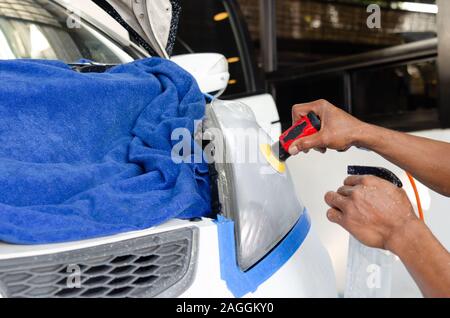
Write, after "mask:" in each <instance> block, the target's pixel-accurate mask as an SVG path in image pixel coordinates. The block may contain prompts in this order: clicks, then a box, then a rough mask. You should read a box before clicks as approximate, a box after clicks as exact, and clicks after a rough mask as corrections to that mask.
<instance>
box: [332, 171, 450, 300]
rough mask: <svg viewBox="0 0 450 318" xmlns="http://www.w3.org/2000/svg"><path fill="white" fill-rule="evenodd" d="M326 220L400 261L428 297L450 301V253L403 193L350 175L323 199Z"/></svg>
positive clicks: (382, 182) (378, 181)
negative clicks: (418, 215)
mask: <svg viewBox="0 0 450 318" xmlns="http://www.w3.org/2000/svg"><path fill="white" fill-rule="evenodd" d="M325 201H326V202H327V204H328V205H329V206H330V209H329V210H328V212H327V217H328V219H329V220H330V221H332V222H334V223H337V224H339V225H341V226H342V227H343V228H344V229H346V230H347V231H348V232H350V233H351V234H352V235H353V236H354V237H355V238H357V239H358V240H359V241H361V242H362V243H363V244H365V245H367V246H370V247H376V248H382V249H386V250H389V251H391V252H393V253H394V254H396V255H397V256H399V257H400V259H401V260H402V262H403V263H404V264H405V266H406V267H407V269H408V271H409V272H410V274H411V275H412V277H413V278H414V280H415V281H416V283H417V285H418V286H419V288H420V289H421V291H422V293H423V295H424V296H425V297H450V253H449V252H448V251H447V250H446V249H445V248H444V247H443V246H442V245H441V244H440V243H439V241H438V240H437V239H436V238H435V237H434V235H433V234H432V233H431V231H430V230H429V229H428V228H427V226H426V225H425V224H424V223H423V222H422V221H421V220H419V219H418V218H417V217H416V215H415V213H414V210H413V208H412V206H411V203H410V202H409V200H408V197H407V195H406V193H405V191H404V190H403V189H400V188H398V187H396V186H394V185H393V184H391V183H390V182H387V181H385V180H383V179H380V178H377V177H374V176H351V177H348V178H347V179H346V180H345V181H344V185H343V186H342V187H340V188H339V189H338V190H337V191H336V192H329V193H327V194H326V195H325Z"/></svg>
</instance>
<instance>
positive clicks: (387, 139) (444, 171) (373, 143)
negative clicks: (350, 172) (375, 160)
mask: <svg viewBox="0 0 450 318" xmlns="http://www.w3.org/2000/svg"><path fill="white" fill-rule="evenodd" d="M310 111H313V112H315V113H316V114H317V115H318V116H319V117H320V118H321V121H322V127H323V128H322V129H321V131H320V132H319V133H317V134H315V135H312V136H309V137H306V138H303V139H300V140H298V141H297V142H296V143H294V144H293V145H292V146H291V149H290V152H291V154H296V153H298V152H299V151H308V150H309V149H312V148H314V149H316V150H319V151H322V152H323V151H324V150H325V149H327V148H329V149H335V150H339V151H344V150H347V149H348V148H350V147H351V146H358V147H363V148H367V149H370V150H373V151H375V152H377V153H378V154H380V155H381V156H383V157H384V158H385V159H387V160H389V161H390V162H392V163H394V164H395V165H397V166H399V167H400V168H402V169H404V170H406V171H408V172H409V173H411V174H412V175H413V176H414V177H415V178H416V179H418V180H419V181H420V182H422V183H423V184H425V185H426V186H428V187H429V188H430V189H433V190H434V191H436V192H438V193H440V194H442V195H445V196H450V144H449V143H446V142H441V141H436V140H432V139H428V138H422V137H417V136H412V135H409V134H405V133H401V132H397V131H393V130H389V129H385V128H382V127H377V126H374V125H370V124H367V123H364V122H362V121H360V120H358V119H356V118H354V117H352V116H351V115H349V114H347V113H346V112H345V111H343V110H341V109H339V108H337V107H335V106H333V105H331V104H330V103H328V102H327V101H324V100H319V101H316V102H312V103H308V104H299V105H295V106H294V107H293V109H292V115H293V120H294V121H296V120H297V119H298V118H299V117H300V116H305V115H306V114H307V113H308V112H310Z"/></svg>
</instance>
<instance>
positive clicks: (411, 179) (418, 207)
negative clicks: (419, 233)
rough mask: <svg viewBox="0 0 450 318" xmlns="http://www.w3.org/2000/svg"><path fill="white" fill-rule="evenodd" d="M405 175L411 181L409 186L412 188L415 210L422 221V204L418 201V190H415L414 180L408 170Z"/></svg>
mask: <svg viewBox="0 0 450 318" xmlns="http://www.w3.org/2000/svg"><path fill="white" fill-rule="evenodd" d="M405 172H406V171H405ZM406 175H407V176H408V179H409V182H410V183H411V186H412V188H413V190H414V195H415V197H416V202H417V211H418V212H419V218H420V219H421V220H422V221H424V217H423V210H422V204H421V203H420V197H419V191H418V190H417V186H416V182H415V181H414V178H413V176H412V175H411V174H410V173H409V172H406Z"/></svg>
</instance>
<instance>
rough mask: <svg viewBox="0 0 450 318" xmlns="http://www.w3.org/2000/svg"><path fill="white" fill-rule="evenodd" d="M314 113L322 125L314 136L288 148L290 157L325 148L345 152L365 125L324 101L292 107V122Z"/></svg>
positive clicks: (302, 139)
mask: <svg viewBox="0 0 450 318" xmlns="http://www.w3.org/2000/svg"><path fill="white" fill-rule="evenodd" d="M311 111H312V112H314V113H315V114H316V115H317V116H318V117H319V118H320V121H321V123H322V125H321V126H322V127H321V129H320V131H319V132H318V133H316V134H314V135H311V136H308V137H304V138H301V139H299V140H297V141H296V142H294V143H293V144H292V145H291V147H290V148H289V153H290V154H291V155H296V154H298V153H299V152H301V151H303V152H308V151H309V150H310V149H315V150H318V151H320V152H325V151H326V149H327V148H330V149H334V150H338V151H345V150H347V149H348V148H350V147H351V146H353V145H354V143H355V141H356V137H357V136H358V134H362V133H363V132H362V130H363V128H364V126H365V123H363V122H362V121H360V120H358V119H356V118H355V117H353V116H351V115H349V114H348V113H346V112H345V111H343V110H342V109H339V108H337V107H335V106H333V105H332V104H330V103H329V102H327V101H326V100H318V101H315V102H312V103H307V104H297V105H294V106H293V107H292V121H293V123H295V122H297V121H298V120H299V119H300V117H301V116H306V115H307V114H308V113H309V112H311Z"/></svg>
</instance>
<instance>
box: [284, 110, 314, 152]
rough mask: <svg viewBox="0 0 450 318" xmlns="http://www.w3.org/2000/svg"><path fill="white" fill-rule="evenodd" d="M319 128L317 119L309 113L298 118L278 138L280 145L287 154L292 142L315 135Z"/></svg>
mask: <svg viewBox="0 0 450 318" xmlns="http://www.w3.org/2000/svg"><path fill="white" fill-rule="evenodd" d="M320 127H321V123H320V119H319V117H317V115H316V114H314V113H313V112H310V113H309V114H308V115H307V116H304V117H302V118H300V120H298V121H297V122H296V123H295V124H294V125H293V126H292V127H291V128H289V129H288V130H286V131H285V132H284V133H283V134H282V135H281V136H280V145H281V147H282V148H283V149H284V150H285V151H286V152H289V147H290V146H291V145H292V143H293V142H294V141H296V140H299V139H300V138H303V137H306V136H310V135H313V134H315V133H317V132H318V131H319V130H320Z"/></svg>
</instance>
